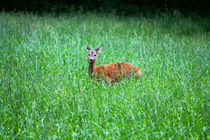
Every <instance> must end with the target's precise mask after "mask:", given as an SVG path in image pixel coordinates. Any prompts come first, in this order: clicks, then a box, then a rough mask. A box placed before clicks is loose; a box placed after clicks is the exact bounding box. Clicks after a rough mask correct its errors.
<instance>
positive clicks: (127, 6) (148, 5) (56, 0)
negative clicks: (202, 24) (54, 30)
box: [0, 0, 210, 16]
mask: <svg viewBox="0 0 210 140" xmlns="http://www.w3.org/2000/svg"><path fill="white" fill-rule="evenodd" d="M1 1H2V2H0V3H1V4H0V9H1V10H4V11H29V12H52V11H53V12H72V11H74V12H75V11H78V10H81V11H82V10H83V11H92V10H94V11H101V12H112V11H115V12H117V13H122V14H135V13H139V12H146V11H150V12H157V11H164V10H169V9H177V10H179V11H181V12H185V13H186V12H193V13H197V14H199V15H201V16H202V15H207V16H208V15H209V14H210V13H209V12H210V10H209V7H210V5H209V3H208V0H1Z"/></svg>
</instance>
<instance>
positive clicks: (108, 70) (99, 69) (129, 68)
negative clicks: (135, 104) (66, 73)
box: [87, 46, 141, 83]
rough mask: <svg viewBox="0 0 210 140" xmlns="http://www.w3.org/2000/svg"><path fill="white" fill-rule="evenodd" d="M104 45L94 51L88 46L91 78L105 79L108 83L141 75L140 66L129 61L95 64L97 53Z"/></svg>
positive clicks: (136, 77)
mask: <svg viewBox="0 0 210 140" xmlns="http://www.w3.org/2000/svg"><path fill="white" fill-rule="evenodd" d="M101 48H102V47H99V48H97V49H96V50H94V51H92V50H91V49H90V47H89V46H87V50H88V53H89V54H88V60H89V66H88V74H89V76H90V78H93V77H95V78H97V79H103V80H105V81H106V82H108V83H113V82H117V81H118V80H121V79H124V78H128V77H130V76H131V75H134V76H135V79H138V77H139V76H140V75H141V71H140V69H139V68H138V67H136V66H134V65H133V64H131V63H128V62H116V63H111V64H105V65H98V66H95V62H96V55H97V53H98V52H99V51H100V49H101Z"/></svg>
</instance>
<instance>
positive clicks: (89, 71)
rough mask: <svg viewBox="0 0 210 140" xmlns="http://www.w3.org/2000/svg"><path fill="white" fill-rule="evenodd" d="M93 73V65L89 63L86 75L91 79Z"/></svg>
mask: <svg viewBox="0 0 210 140" xmlns="http://www.w3.org/2000/svg"><path fill="white" fill-rule="evenodd" d="M94 72H95V63H93V64H91V63H89V66H88V74H89V76H91V77H92V75H93V73H94Z"/></svg>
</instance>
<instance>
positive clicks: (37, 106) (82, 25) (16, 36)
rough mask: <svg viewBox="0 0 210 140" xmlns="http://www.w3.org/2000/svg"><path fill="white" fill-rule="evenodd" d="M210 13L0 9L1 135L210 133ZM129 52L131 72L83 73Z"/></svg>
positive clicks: (125, 136)
mask: <svg viewBox="0 0 210 140" xmlns="http://www.w3.org/2000/svg"><path fill="white" fill-rule="evenodd" d="M209 31H210V30H209V19H202V18H199V17H183V16H182V15H181V14H180V13H178V12H174V14H164V13H163V14H160V15H153V16H147V17H144V16H139V17H118V16H115V15H112V14H110V15H103V14H95V13H89V14H78V15H77V14H71V15H67V14H66V15H60V16H53V15H45V16H37V15H32V14H23V13H0V139H11V138H14V139H61V138H62V139H67V138H69V139H209V138H210V133H209V128H210V127H209V122H210V121H209V116H210V102H209V101H210V95H209V60H210V55H209V50H210V34H209ZM86 43H87V44H88V45H90V47H92V48H96V47H99V46H100V45H103V46H104V47H103V49H102V50H101V52H100V54H98V56H97V62H96V65H99V64H108V63H112V62H131V63H133V64H135V65H136V66H138V67H139V68H140V69H141V71H142V73H143V75H142V76H141V77H140V79H139V80H138V81H136V82H134V81H133V80H131V81H128V80H124V81H120V82H119V83H116V84H114V85H113V86H109V85H106V84H105V82H95V83H92V84H91V83H89V77H88V70H87V68H88V61H87V50H86V46H85V44H86Z"/></svg>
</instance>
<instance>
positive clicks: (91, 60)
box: [87, 45, 102, 64]
mask: <svg viewBox="0 0 210 140" xmlns="http://www.w3.org/2000/svg"><path fill="white" fill-rule="evenodd" d="M101 48H102V46H101V47H99V48H97V49H95V50H91V48H90V47H89V46H88V45H87V50H88V61H89V64H94V63H95V62H96V56H97V54H98V53H99V52H100V50H101Z"/></svg>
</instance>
